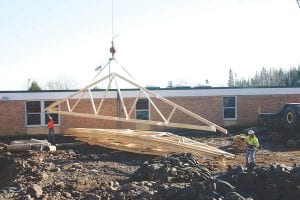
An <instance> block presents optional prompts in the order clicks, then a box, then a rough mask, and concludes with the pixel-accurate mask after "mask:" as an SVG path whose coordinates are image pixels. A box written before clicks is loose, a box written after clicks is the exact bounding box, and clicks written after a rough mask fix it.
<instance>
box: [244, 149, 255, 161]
mask: <svg viewBox="0 0 300 200" xmlns="http://www.w3.org/2000/svg"><path fill="white" fill-rule="evenodd" d="M245 158H246V164H248V163H251V162H252V163H255V150H254V149H248V148H247V149H246V155H245Z"/></svg>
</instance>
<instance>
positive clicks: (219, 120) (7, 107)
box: [0, 88, 300, 135]
mask: <svg viewBox="0 0 300 200" xmlns="http://www.w3.org/2000/svg"><path fill="white" fill-rule="evenodd" d="M122 91H123V92H122V93H123V98H124V101H125V104H131V103H132V102H133V101H134V100H135V97H136V96H137V95H136V94H137V90H130V89H128V90H122ZM152 91H153V92H155V93H157V94H159V95H160V96H163V97H165V98H167V99H169V100H171V101H173V102H175V103H176V104H178V105H180V106H183V107H184V108H186V109H188V110H191V111H192V112H194V113H197V114H200V115H201V116H202V117H204V118H206V119H208V120H210V121H212V122H214V123H216V124H218V125H220V126H230V125H243V126H251V125H254V124H255V123H256V122H257V113H258V106H260V109H261V111H262V112H277V111H279V110H280V109H281V108H282V107H283V104H284V103H292V102H300V88H163V89H152ZM74 92H75V91H39V92H28V91H2V92H0V134H1V135H10V134H43V133H46V132H47V130H46V128H45V127H46V115H45V113H44V108H45V107H47V106H48V105H49V104H50V103H52V102H54V101H56V100H59V99H64V98H65V97H67V96H69V95H71V94H72V93H74ZM92 93H93V97H94V98H95V99H97V97H98V98H99V97H101V96H103V93H104V91H93V92H92ZM106 98H107V99H106V100H105V103H104V105H103V108H104V109H103V111H101V112H102V113H101V114H103V115H111V116H122V115H124V113H122V109H120V105H118V98H117V91H115V90H111V91H109V92H108V94H107V97H106ZM72 101H74V102H75V101H76V99H73V100H72ZM154 101H156V100H154ZM99 102H100V99H97V100H96V102H95V103H99ZM157 105H158V107H159V109H161V110H162V111H163V112H167V113H168V112H170V108H168V107H164V105H160V103H159V102H157ZM63 106H66V105H60V106H59V108H58V109H63ZM78 108H79V110H80V111H82V112H85V111H87V110H91V109H92V108H91V106H90V100H88V98H86V97H83V99H82V102H81V103H80V105H78ZM133 115H135V116H136V118H137V119H144V120H147V119H151V120H157V119H158V118H159V115H158V113H157V112H156V111H155V109H154V108H153V107H152V106H151V105H150V104H149V102H148V100H147V99H143V98H141V99H139V101H138V103H137V104H136V106H135V110H134V112H133ZM52 116H53V117H54V120H55V123H56V126H55V129H56V130H55V131H56V133H63V132H64V131H65V130H66V129H67V128H72V127H73V128H74V127H90V128H131V129H155V130H159V129H160V127H155V126H149V125H148V126H143V125H140V124H132V123H126V122H125V123H124V122H116V121H109V120H100V119H90V118H83V117H74V116H66V115H59V114H53V115H52ZM174 120H175V121H177V122H184V123H193V120H192V119H189V118H187V117H183V116H181V115H180V114H179V113H178V114H175V115H174Z"/></svg>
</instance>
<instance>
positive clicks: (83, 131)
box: [65, 128, 234, 158]
mask: <svg viewBox="0 0 300 200" xmlns="http://www.w3.org/2000/svg"><path fill="white" fill-rule="evenodd" d="M65 135H67V136H74V137H75V138H76V139H77V140H80V141H83V142H87V143H88V144H91V145H99V146H103V147H106V148H111V149H116V150H120V151H127V152H133V153H139V154H148V155H160V156H164V155H170V154H173V153H182V152H189V153H192V154H193V155H194V156H197V157H226V158H233V157H234V155H233V154H230V153H228V152H225V151H223V150H220V149H218V148H215V147H212V146H209V145H207V144H204V143H201V142H198V141H194V140H191V139H189V138H186V137H182V136H178V135H174V134H172V133H168V132H155V131H140V130H128V129H91V128H71V129H68V130H66V133H65Z"/></svg>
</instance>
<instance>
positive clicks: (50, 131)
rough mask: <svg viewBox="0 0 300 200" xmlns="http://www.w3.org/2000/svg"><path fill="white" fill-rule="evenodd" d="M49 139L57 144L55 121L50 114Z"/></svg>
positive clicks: (53, 143)
mask: <svg viewBox="0 0 300 200" xmlns="http://www.w3.org/2000/svg"><path fill="white" fill-rule="evenodd" d="M47 128H48V141H49V142H50V143H51V144H52V145H55V136H54V121H53V119H52V117H51V116H50V115H48V124H47Z"/></svg>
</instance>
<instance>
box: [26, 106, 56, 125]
mask: <svg viewBox="0 0 300 200" xmlns="http://www.w3.org/2000/svg"><path fill="white" fill-rule="evenodd" d="M53 102H54V101H27V102H26V126H29V127H31V126H45V125H46V124H47V122H48V117H47V114H46V113H45V112H44V109H45V108H46V107H47V106H49V105H50V104H51V103H53ZM57 109H58V106H57ZM50 115H51V117H52V118H53V121H54V123H55V124H56V125H59V115H58V114H50Z"/></svg>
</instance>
